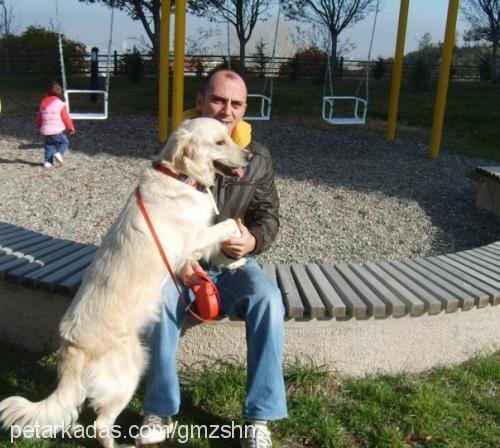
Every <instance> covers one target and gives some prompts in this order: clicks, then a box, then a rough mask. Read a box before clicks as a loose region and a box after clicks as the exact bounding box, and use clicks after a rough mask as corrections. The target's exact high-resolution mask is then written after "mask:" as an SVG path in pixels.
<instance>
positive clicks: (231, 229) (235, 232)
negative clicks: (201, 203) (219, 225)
mask: <svg viewBox="0 0 500 448" xmlns="http://www.w3.org/2000/svg"><path fill="white" fill-rule="evenodd" d="M224 223H225V224H226V225H227V229H228V238H240V237H241V232H240V228H239V227H238V224H237V223H236V221H235V220H234V219H232V218H229V219H226V220H225V221H224Z"/></svg>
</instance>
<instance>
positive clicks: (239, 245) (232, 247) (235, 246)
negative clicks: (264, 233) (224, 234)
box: [222, 218, 256, 259]
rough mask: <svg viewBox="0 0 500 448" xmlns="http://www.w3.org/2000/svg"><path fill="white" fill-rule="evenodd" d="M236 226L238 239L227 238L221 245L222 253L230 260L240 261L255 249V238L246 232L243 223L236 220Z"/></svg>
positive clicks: (246, 229)
mask: <svg viewBox="0 0 500 448" xmlns="http://www.w3.org/2000/svg"><path fill="white" fill-rule="evenodd" d="M236 224H238V227H239V229H240V232H241V237H239V238H229V239H228V240H227V241H224V242H223V243H222V251H223V252H224V253H225V254H226V255H227V256H228V257H231V258H235V259H240V258H242V257H244V256H245V255H247V254H249V253H250V252H252V251H253V250H254V249H255V244H256V241H255V237H254V236H253V235H252V234H251V233H250V232H249V231H248V228H247V227H246V226H245V225H244V224H243V221H242V220H241V219H240V218H238V219H237V220H236Z"/></svg>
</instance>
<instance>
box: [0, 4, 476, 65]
mask: <svg viewBox="0 0 500 448" xmlns="http://www.w3.org/2000/svg"><path fill="white" fill-rule="evenodd" d="M381 1H382V2H383V10H382V11H381V12H380V13H379V16H378V18H377V27H376V31H375V37H374V42H373V49H372V58H377V57H378V56H383V57H388V56H393V55H394V50H395V45H396V33H397V26H398V17H399V6H400V0H381ZM5 2H6V4H7V5H11V6H13V15H14V18H13V30H14V32H15V33H16V34H19V33H21V32H22V31H23V30H24V29H25V28H26V27H27V26H29V25H38V26H43V27H47V28H48V27H51V26H53V27H57V23H56V22H57V21H56V19H55V1H54V0H5ZM447 10H448V0H412V1H410V11H409V16H408V26H407V35H406V44H405V52H408V51H412V50H415V49H416V48H417V46H418V41H419V40H420V38H421V37H422V36H423V35H424V34H425V33H426V32H429V33H430V34H431V36H432V40H433V42H438V41H443V40H444V31H445V26H446V16H447ZM59 11H60V17H61V28H62V31H63V33H64V34H65V35H66V36H67V37H68V38H70V39H72V40H76V41H79V42H82V43H84V44H85V45H87V46H88V47H89V48H90V47H93V46H97V47H98V48H99V49H100V50H101V53H102V54H104V53H106V50H107V46H108V38H109V22H110V11H109V9H108V8H106V7H104V6H103V5H100V4H85V3H81V2H79V1H78V0H59ZM275 16H276V11H273V17H271V18H270V20H268V21H267V22H264V23H262V24H259V25H258V26H257V27H256V30H255V32H254V35H255V38H252V40H251V41H250V42H249V47H250V48H249V50H250V52H251V50H252V48H253V46H254V45H255V42H256V41H257V39H258V38H259V37H260V36H264V39H266V38H269V39H272V36H273V35H274V27H275ZM279 26H280V28H279V39H278V41H279V45H278V49H277V56H291V54H287V53H290V52H291V51H292V49H293V46H292V45H291V43H290V42H291V39H290V32H291V30H293V29H294V26H292V25H290V24H285V23H284V21H280V24H279ZM372 26H373V17H368V18H367V19H365V20H364V21H363V22H360V23H358V24H356V25H355V26H353V27H352V28H349V29H347V30H346V31H345V32H344V33H342V34H341V40H346V39H348V40H349V41H350V42H351V43H353V44H354V45H355V48H354V49H353V50H352V51H351V52H350V53H349V54H348V55H347V57H348V58H350V59H366V58H367V56H368V48H369V43H370V42H369V41H370V34H371V29H372ZM207 27H211V28H217V29H218V30H219V33H220V37H219V38H214V39H213V40H212V46H213V47H215V48H217V49H219V50H218V51H217V50H216V51H214V53H219V54H220V53H221V52H225V51H227V50H225V49H226V48H227V43H226V42H227V34H226V30H227V27H226V25H224V24H222V25H218V26H216V25H214V24H211V23H209V22H208V21H207V20H204V19H201V18H196V17H191V16H188V18H187V27H186V28H187V35H188V36H191V37H192V38H195V37H196V35H197V30H199V29H206V28H207ZM172 28H173V27H172ZM466 28H467V23H466V22H465V21H464V20H463V19H461V18H460V16H459V19H458V22H457V31H458V32H459V33H460V34H462V32H463V31H464V29H466ZM141 39H142V40H143V41H144V40H146V41H147V42H148V43H149V40H148V38H147V36H146V33H145V31H144V28H143V27H142V24H141V23H140V22H139V21H133V20H132V19H131V18H130V17H129V16H128V15H127V14H125V13H123V12H119V11H117V12H116V13H115V25H114V32H113V49H116V50H117V51H118V52H119V53H121V52H122V51H124V50H126V49H127V48H128V49H130V48H132V47H133V46H134V45H138V44H139V42H140V41H141ZM232 40H233V44H232V52H233V53H234V54H237V52H238V51H237V41H236V39H234V38H233V39H232ZM267 48H268V49H270V48H272V42H269V44H268V47H267ZM269 51H270V50H269Z"/></svg>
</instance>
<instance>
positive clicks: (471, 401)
mask: <svg viewBox="0 0 500 448" xmlns="http://www.w3.org/2000/svg"><path fill="white" fill-rule="evenodd" d="M0 358H1V359H2V364H1V366H0V398H4V397H6V396H9V395H12V394H21V395H24V396H27V397H29V398H30V399H41V398H43V397H44V396H46V395H47V394H48V393H49V392H50V391H51V390H52V389H53V387H54V384H55V378H56V371H55V370H56V368H55V357H54V355H48V356H40V355H34V354H31V353H27V352H23V351H21V350H19V349H17V348H15V347H9V346H6V345H2V346H1V347H0ZM195 367H196V368H194V366H192V367H190V368H187V369H184V370H182V373H181V395H182V407H181V408H182V411H181V413H180V415H179V416H178V421H179V423H180V424H181V426H179V432H178V439H177V440H172V441H170V442H168V443H167V444H166V446H187V447H230V446H238V445H237V442H235V441H232V440H227V439H223V438H222V437H221V434H222V433H219V437H220V438H219V439H208V438H203V437H202V438H196V437H194V438H188V437H187V436H188V434H187V432H186V430H187V426H185V425H190V424H191V425H231V422H232V421H234V422H235V423H233V424H240V423H241V422H240V411H241V404H242V402H243V399H244V395H245V381H246V376H245V367H244V365H243V364H242V363H240V362H238V361H235V360H233V359H222V360H217V361H210V360H207V361H206V362H205V363H202V364H200V365H198V366H195ZM285 380H286V387H287V396H288V405H289V418H288V419H284V420H280V421H277V422H273V423H272V424H271V427H272V430H273V436H274V441H275V445H276V446H282V447H284V446H286V447H300V446H312V447H325V448H328V447H339V448H340V447H342V448H357V447H390V448H392V447H429V448H430V447H455V448H469V447H470V448H482V447H484V448H493V447H498V446H500V427H499V426H498V422H499V421H500V400H499V398H500V396H499V392H500V391H499V389H500V353H494V354H490V355H484V356H480V357H477V358H475V359H472V360H470V361H469V362H467V363H465V364H463V365H459V366H456V367H452V368H438V369H434V370H431V371H428V372H425V373H422V374H418V375H416V374H402V373H401V374H396V375H370V376H366V377H364V378H348V377H342V376H340V375H337V374H334V373H330V372H327V371H325V370H324V369H322V368H321V367H314V366H311V365H307V364H304V363H298V362H295V363H293V364H291V365H288V366H287V367H286V369H285ZM142 394H143V392H142V390H139V392H137V393H136V395H135V396H134V398H133V400H132V402H131V403H130V404H129V406H128V408H127V409H126V410H125V411H124V412H123V413H122V415H121V416H120V418H119V420H118V422H117V423H118V424H119V425H121V427H122V428H127V427H129V426H130V425H133V424H139V423H140V419H141V418H140V414H139V413H140V408H141V401H142V396H143V395H142ZM92 421H93V415H92V414H91V413H90V412H89V411H85V412H84V413H83V416H82V417H81V422H82V424H84V425H91V424H92ZM181 429H183V430H184V431H181ZM201 434H203V432H202V433H201ZM195 435H196V432H195ZM0 446H2V447H7V446H15V447H19V448H31V447H35V446H36V447H43V448H45V447H51V446H59V447H61V448H62V447H64V448H76V447H80V446H88V447H91V446H96V442H95V441H93V440H91V439H84V440H83V439H79V440H78V441H76V440H73V441H68V439H66V440H64V439H61V438H59V439H58V440H57V441H54V440H44V441H34V440H16V441H15V443H14V445H11V444H10V438H9V434H8V433H6V432H2V433H0Z"/></svg>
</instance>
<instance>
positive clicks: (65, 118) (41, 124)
mask: <svg viewBox="0 0 500 448" xmlns="http://www.w3.org/2000/svg"><path fill="white" fill-rule="evenodd" d="M36 124H37V126H38V128H39V129H40V134H42V135H55V134H60V133H61V132H63V131H64V130H65V129H68V130H69V131H74V130H75V126H74V125H73V122H72V121H71V117H70V116H69V114H68V109H67V107H66V104H65V103H64V102H63V101H61V100H60V99H59V98H58V97H57V96H46V97H45V98H44V99H43V101H42V103H41V104H40V110H39V111H38V115H37V116H36Z"/></svg>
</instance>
